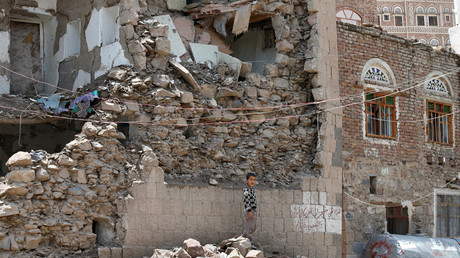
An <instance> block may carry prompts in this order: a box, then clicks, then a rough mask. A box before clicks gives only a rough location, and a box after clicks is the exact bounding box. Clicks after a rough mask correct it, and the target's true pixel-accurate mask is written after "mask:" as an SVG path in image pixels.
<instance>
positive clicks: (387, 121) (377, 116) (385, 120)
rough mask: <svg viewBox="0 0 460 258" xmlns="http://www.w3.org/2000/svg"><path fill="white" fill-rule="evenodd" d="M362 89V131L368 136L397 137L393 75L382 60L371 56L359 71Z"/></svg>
mask: <svg viewBox="0 0 460 258" xmlns="http://www.w3.org/2000/svg"><path fill="white" fill-rule="evenodd" d="M361 81H362V82H363V85H364V86H365V91H364V112H363V115H364V117H363V118H364V121H365V122H364V123H363V126H364V130H363V131H364V133H365V135H366V136H368V137H372V138H383V139H389V140H396V139H397V130H396V127H397V123H396V121H397V114H396V113H397V112H396V108H397V103H396V102H397V97H396V96H395V95H394V94H391V92H393V91H392V89H393V88H394V85H395V76H394V74H393V72H392V71H391V69H390V66H389V65H388V64H387V63H386V62H385V61H383V60H381V59H378V58H373V59H371V60H369V61H367V63H366V64H365V65H364V67H363V70H362V72H361Z"/></svg>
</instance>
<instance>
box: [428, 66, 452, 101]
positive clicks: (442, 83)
mask: <svg viewBox="0 0 460 258" xmlns="http://www.w3.org/2000/svg"><path fill="white" fill-rule="evenodd" d="M450 85H451V84H450V81H449V79H448V78H447V77H446V76H445V75H444V74H443V73H441V72H438V71H434V72H431V73H429V74H428V75H427V77H426V78H425V85H424V86H425V90H426V91H427V92H430V93H440V94H442V95H443V96H448V95H450V92H451V89H450Z"/></svg>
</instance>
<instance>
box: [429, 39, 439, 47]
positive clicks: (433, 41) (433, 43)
mask: <svg viewBox="0 0 460 258" xmlns="http://www.w3.org/2000/svg"><path fill="white" fill-rule="evenodd" d="M430 45H432V46H439V40H438V39H431V40H430Z"/></svg>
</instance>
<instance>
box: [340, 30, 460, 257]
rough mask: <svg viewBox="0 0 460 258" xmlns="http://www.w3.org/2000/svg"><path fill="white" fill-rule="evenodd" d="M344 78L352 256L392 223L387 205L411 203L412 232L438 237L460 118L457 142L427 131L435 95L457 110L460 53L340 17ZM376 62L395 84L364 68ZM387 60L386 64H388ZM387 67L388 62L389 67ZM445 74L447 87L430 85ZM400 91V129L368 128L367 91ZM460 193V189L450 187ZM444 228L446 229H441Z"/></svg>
mask: <svg viewBox="0 0 460 258" xmlns="http://www.w3.org/2000/svg"><path fill="white" fill-rule="evenodd" d="M338 46H339V47H338V49H339V51H338V52H339V56H340V60H341V62H340V64H339V71H340V81H341V88H340V92H341V96H342V98H343V103H342V104H343V105H348V106H346V107H345V108H344V110H343V115H344V116H343V125H344V129H343V163H344V165H343V175H344V185H343V191H344V200H345V201H344V206H343V207H344V221H345V224H344V228H343V230H344V241H345V242H346V250H347V254H348V255H349V257H354V256H356V255H359V254H360V252H361V251H362V248H363V247H364V245H365V243H366V242H367V241H368V240H369V238H370V237H372V236H373V235H375V234H379V233H382V232H383V231H384V230H389V226H388V227H387V225H388V223H389V222H388V220H387V214H386V212H387V209H388V208H386V207H395V206H397V205H402V206H403V207H406V208H407V210H408V232H407V233H408V234H426V235H428V236H439V235H440V234H441V233H440V232H437V233H436V232H435V231H436V223H437V222H436V214H435V213H434V210H435V208H436V204H435V203H434V200H435V198H434V196H436V191H438V190H437V189H440V188H445V187H446V186H448V185H449V183H452V180H455V178H456V177H457V176H458V162H459V160H458V155H459V151H460V149H459V148H458V144H457V141H458V139H459V138H458V137H459V136H460V130H459V120H458V116H457V115H453V116H452V117H451V119H452V120H453V122H452V130H453V132H452V136H453V141H451V142H450V144H439V143H434V142H431V141H430V139H429V137H428V136H427V132H428V129H427V127H428V125H427V117H428V115H427V110H428V109H429V107H427V105H428V104H427V103H428V101H436V102H439V103H446V104H448V105H449V106H451V108H452V112H456V110H457V109H458V105H459V101H458V98H457V96H458V92H459V90H460V81H459V77H458V75H459V73H458V71H459V68H458V62H459V57H458V56H457V55H454V54H451V53H449V52H447V51H444V50H442V51H434V50H433V49H432V48H431V47H427V46H423V45H417V44H414V43H413V42H412V41H409V40H404V39H402V38H399V37H396V36H393V35H390V34H387V33H383V32H381V31H380V30H377V29H374V28H365V27H357V26H353V25H349V24H343V23H339V24H338ZM369 63H373V64H374V65H375V67H379V69H382V70H385V73H386V74H387V75H388V80H389V84H387V85H386V86H385V84H374V83H372V82H369V81H367V80H366V79H364V78H366V77H365V76H364V74H365V73H366V71H367V69H368V68H369V67H370V66H368V64H369ZM385 64H386V65H385ZM385 67H386V68H385ZM435 75H436V76H439V77H438V78H442V80H443V81H444V82H445V83H446V84H448V86H447V87H448V90H447V92H442V93H441V92H437V91H432V90H428V89H427V83H428V81H429V80H431V79H433V78H434V77H435ZM375 91H377V92H379V91H380V92H385V94H391V93H393V94H394V95H390V96H394V99H395V106H396V117H397V123H395V126H396V135H395V137H394V138H393V139H383V138H377V137H373V136H370V135H369V129H368V128H367V127H366V126H368V125H367V124H366V116H365V111H364V106H363V98H365V96H368V95H366V94H368V93H365V92H372V93H373V92H375ZM451 192H452V194H459V191H458V190H451ZM438 230H439V228H438Z"/></svg>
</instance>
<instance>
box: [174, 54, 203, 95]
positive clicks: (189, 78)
mask: <svg viewBox="0 0 460 258" xmlns="http://www.w3.org/2000/svg"><path fill="white" fill-rule="evenodd" d="M169 63H170V64H171V65H172V67H173V68H174V69H175V70H176V71H178V72H179V73H180V74H181V75H182V77H184V79H185V81H187V82H188V83H189V84H190V85H192V87H193V89H194V90H198V89H200V86H199V85H198V83H197V82H196V81H195V79H194V78H193V76H192V74H191V73H190V72H189V71H188V70H187V69H186V68H185V67H183V66H182V65H181V64H179V63H178V62H177V61H176V60H172V59H171V60H169Z"/></svg>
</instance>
